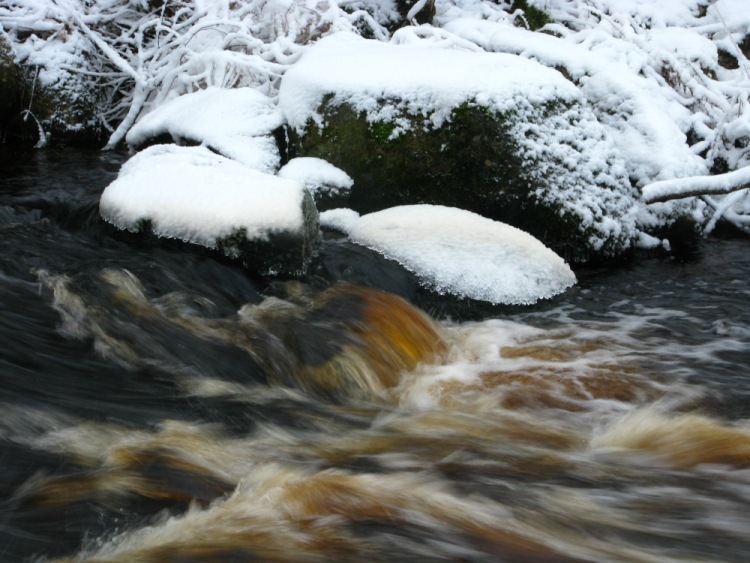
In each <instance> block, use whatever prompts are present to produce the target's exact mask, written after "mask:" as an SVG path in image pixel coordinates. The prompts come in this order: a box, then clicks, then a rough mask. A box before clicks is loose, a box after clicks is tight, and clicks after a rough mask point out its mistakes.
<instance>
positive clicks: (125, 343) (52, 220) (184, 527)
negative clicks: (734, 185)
mask: <svg viewBox="0 0 750 563" xmlns="http://www.w3.org/2000/svg"><path fill="white" fill-rule="evenodd" d="M124 158H126V155H123V154H120V153H107V152H105V153H101V152H94V151H92V152H88V151H81V150H77V151H74V150H66V149H49V150H44V151H35V152H11V151H7V150H5V151H4V152H1V153H0V166H1V167H2V168H1V169H2V175H1V176H0V247H1V252H0V337H1V338H2V345H0V561H9V562H10V561H13V562H15V561H26V560H54V561H123V562H125V561H153V562H157V561H159V562H161V561H175V562H176V561H180V562H186V561H227V562H228V561H249V560H260V561H383V560H385V561H400V560H417V561H424V560H426V561H431V560H449V561H519V562H521V561H523V562H527V561H555V562H557V561H658V562H664V561H738V562H739V561H747V560H748V558H750V537H748V533H747V532H748V530H750V470H749V469H748V468H749V467H750V424H748V419H749V418H750V374H748V373H747V366H748V365H750V307H748V302H749V300H750V281H749V280H750V252H748V240H747V239H711V240H707V241H705V242H704V244H703V254H702V257H701V258H700V259H698V260H696V261H694V262H691V263H678V262H676V261H673V260H670V259H667V258H651V259H643V260H639V261H637V262H633V263H631V264H628V265H625V266H620V267H617V268H596V269H594V268H588V269H583V270H580V271H578V272H577V275H578V278H579V283H578V285H577V286H576V287H574V288H573V289H571V290H569V291H568V292H566V293H565V294H564V295H563V296H562V297H560V298H559V299H556V300H554V301H552V302H549V303H545V304H541V305H538V306H536V307H533V308H530V309H521V308H514V309H502V308H494V309H489V308H482V307H475V306H473V305H471V304H466V303H460V302H451V301H450V300H449V299H448V298H445V297H440V296H435V295H429V294H427V293H425V292H423V291H421V290H420V289H419V288H418V287H417V285H416V282H415V280H414V279H413V278H412V277H410V275H409V274H408V273H406V272H404V271H403V270H401V269H400V268H399V267H397V266H396V265H394V264H391V263H389V262H388V261H386V260H383V259H379V258H378V257H377V256H375V255H374V254H373V253H370V252H369V251H366V250H365V249H361V248H358V247H356V246H353V245H351V244H349V243H346V242H345V241H341V240H337V239H329V240H327V241H326V245H325V247H324V249H323V251H322V253H321V255H320V256H319V257H318V259H317V260H316V262H315V263H314V264H313V267H312V269H311V272H310V274H309V275H308V276H307V277H306V278H305V279H303V280H275V281H273V282H270V283H268V282H265V281H264V280H260V279H253V278H252V277H251V276H249V275H247V273H246V272H244V271H243V270H242V269H241V268H239V267H237V266H236V265H234V264H231V263H227V262H225V261H223V260H221V259H219V258H217V257H216V256H213V255H211V254H210V253H206V252H201V251H198V250H196V249H186V248H181V247H179V246H177V245H162V246H157V245H153V244H152V245H145V244H140V245H139V244H135V243H134V242H133V241H131V240H125V239H123V238H122V237H118V236H115V235H114V233H112V231H111V230H110V229H108V228H106V226H104V225H102V224H101V222H100V221H99V219H98V213H97V204H98V197H99V194H100V193H101V191H102V189H103V188H104V187H105V186H106V185H107V184H108V183H109V182H110V181H111V180H112V179H113V178H114V177H115V175H116V173H117V170H118V169H119V166H120V164H121V163H122V162H123V160H124ZM342 282H346V283H342ZM368 285H369V286H373V287H365V286H368ZM377 288H381V289H385V290H388V291H387V292H383V291H381V290H380V289H377ZM402 298H407V299H408V300H410V301H412V302H413V303H416V304H417V305H419V306H420V307H421V308H422V309H424V310H426V311H429V312H430V315H428V314H427V313H425V312H423V311H422V309H418V308H416V307H414V306H413V305H411V304H410V303H409V302H407V301H406V300H404V299H402Z"/></svg>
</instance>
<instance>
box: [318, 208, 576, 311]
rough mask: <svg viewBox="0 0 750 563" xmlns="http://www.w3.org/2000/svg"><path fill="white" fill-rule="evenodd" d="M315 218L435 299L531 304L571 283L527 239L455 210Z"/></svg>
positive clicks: (558, 261)
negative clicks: (397, 267)
mask: <svg viewBox="0 0 750 563" xmlns="http://www.w3.org/2000/svg"><path fill="white" fill-rule="evenodd" d="M342 219H345V220H342ZM321 220H322V222H323V223H324V224H329V223H331V224H335V225H336V226H337V227H338V228H340V229H345V230H346V231H347V232H348V235H349V238H350V239H351V240H352V241H354V242H356V243H358V244H362V245H363V246H367V247H368V248H371V249H373V250H375V251H377V252H379V253H381V254H383V255H384V256H386V257H387V258H391V259H393V260H396V261H397V262H399V263H400V264H401V265H402V266H404V267H405V268H406V269H407V270H409V271H411V272H413V273H415V274H416V275H417V276H418V277H419V279H420V281H421V282H422V283H423V284H424V285H425V286H427V287H429V288H430V289H432V290H434V291H436V292H437V293H440V294H444V293H450V294H453V295H456V296H458V297H464V298H470V299H476V300H480V301H487V302H490V303H493V304H504V305H530V304H533V303H536V302H537V301H539V300H540V299H548V298H551V297H554V296H555V295H558V294H559V293H562V292H563V291H565V290H566V289H568V288H569V287H571V286H573V285H574V284H575V283H576V277H575V274H574V273H573V271H572V270H571V269H570V267H569V266H568V264H567V263H565V261H564V260H563V259H562V258H560V256H558V255H557V254H555V253H554V252H553V251H552V250H550V249H549V248H547V247H546V246H544V245H543V244H542V243H541V242H540V241H539V240H537V239H536V238H534V237H533V236H531V235H529V234H528V233H525V232H523V231H521V230H519V229H516V228H515V227H511V226H510V225H506V224H504V223H500V222H498V221H493V220H491V219H487V218H485V217H482V216H480V215H477V214H476V213H472V212H470V211H465V210H462V209H457V208H450V207H443V206H439V205H426V204H422V205H404V206H399V207H392V208H390V209H385V210H383V211H378V212H375V213H370V214H368V215H364V216H362V217H360V218H359V219H357V218H356V217H355V216H354V215H353V214H350V213H345V212H342V211H341V210H333V211H332V212H325V213H323V214H322V218H321Z"/></svg>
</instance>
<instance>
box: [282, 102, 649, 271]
mask: <svg viewBox="0 0 750 563" xmlns="http://www.w3.org/2000/svg"><path fill="white" fill-rule="evenodd" d="M382 103H383V104H390V105H393V106H398V104H397V103H395V102H394V100H382ZM519 103H521V104H523V102H519ZM526 105H527V107H524V108H522V109H521V108H518V109H517V111H513V110H510V111H505V112H497V111H493V110H491V109H488V108H487V107H484V106H482V105H480V104H478V103H475V102H473V101H467V102H466V103H463V104H462V105H460V106H458V107H456V108H455V109H454V110H453V111H452V113H451V116H450V118H449V119H448V120H446V122H445V123H444V124H443V125H442V126H441V127H437V128H435V127H432V126H431V124H430V123H429V121H428V118H427V117H425V116H424V115H410V114H408V113H407V112H406V111H405V110H404V113H402V115H401V116H399V118H398V119H396V120H394V121H373V120H372V118H371V116H370V117H369V118H368V115H367V114H366V113H365V112H357V111H355V110H354V109H353V108H352V107H351V106H349V105H347V104H338V105H336V104H334V103H333V97H332V96H329V97H327V98H326V99H325V100H324V102H323V104H322V106H321V107H320V108H319V110H318V113H319V115H322V116H323V126H320V125H318V123H320V122H316V121H315V120H313V119H310V120H309V121H308V123H307V126H306V127H305V128H304V130H303V131H301V132H298V131H294V130H292V131H290V138H291V141H292V145H293V147H294V148H295V149H296V150H297V151H298V152H299V154H300V155H301V156H313V157H318V158H323V159H325V160H327V161H329V162H331V163H332V164H334V165H335V166H337V167H339V168H341V169H342V170H344V171H345V172H347V173H348V174H349V175H350V176H351V177H352V178H353V179H354V186H353V188H352V191H351V195H350V198H349V202H348V206H349V207H351V208H353V209H354V210H356V211H358V212H360V213H369V212H372V211H378V210H381V209H385V208H388V207H392V206H396V205H406V204H416V203H430V204H439V205H446V206H452V207H459V208H462V209H467V210H469V211H473V212H475V213H479V214H481V215H483V216H485V217H489V218H491V219H495V220H498V221H502V222H504V223H508V224H510V225H513V226H515V227H518V228H520V229H522V230H524V231H526V232H528V233H530V234H532V235H534V236H535V237H537V238H538V239H540V240H541V241H542V242H544V243H545V244H546V245H547V246H549V247H550V248H552V249H553V250H555V251H556V252H558V254H560V255H561V256H563V257H564V258H566V259H568V260H570V261H573V262H588V261H592V260H609V259H612V258H617V257H619V256H620V255H621V254H622V253H623V252H625V251H626V250H627V249H628V248H629V246H630V244H631V242H632V239H633V238H634V236H635V227H634V225H630V224H628V225H627V226H626V227H625V228H618V229H614V230H613V231H612V232H609V231H607V229H606V228H603V227H602V225H603V224H605V223H607V222H608V221H609V218H605V217H604V216H603V215H605V214H606V212H607V211H606V210H607V208H608V207H612V208H614V209H624V208H627V207H628V201H627V199H628V197H630V195H629V193H628V192H629V190H630V189H631V188H630V186H629V184H628V181H627V178H626V175H625V172H624V168H622V167H621V166H619V164H618V163H617V162H614V161H612V162H608V163H607V166H610V167H611V168H610V169H606V166H605V169H604V170H595V169H594V168H596V166H599V167H600V168H601V166H602V163H598V164H594V163H593V162H592V161H593V157H592V158H591V159H590V158H589V157H588V156H587V150H589V149H588V148H587V147H586V146H576V143H578V144H579V145H580V144H585V143H596V142H598V141H602V142H603V141H604V140H606V139H604V140H602V139H591V140H588V141H587V140H575V139H574V140H572V141H571V140H569V139H567V138H566V128H567V131H570V129H571V128H574V127H576V125H577V124H576V120H577V119H581V115H586V116H587V118H590V119H593V117H592V116H590V115H588V114H587V113H586V111H585V109H586V108H582V107H581V106H580V105H579V104H578V103H572V104H571V103H569V102H560V101H555V100H552V101H549V102H548V103H546V104H544V105H541V106H537V107H532V106H531V105H530V104H526ZM521 116H523V117H521ZM529 116H532V118H531V119H529ZM404 119H407V120H408V122H409V127H407V128H405V129H404V128H403V123H404ZM397 124H398V125H397ZM537 137H539V138H537ZM550 143H552V144H553V145H554V146H550ZM545 147H546V148H545ZM566 155H568V156H570V157H571V158H565V157H566ZM576 159H577V160H576ZM610 160H614V157H612V158H611V159H610ZM571 162H577V165H581V166H583V167H588V168H591V170H588V171H586V170H577V169H575V168H576V164H572V165H571ZM589 165H590V166H589ZM571 168H573V169H571ZM620 168H622V169H621V170H620ZM601 177H605V178H606V179H605V180H601ZM592 194H593V197H592ZM584 196H585V198H586V199H590V200H592V201H593V203H585V204H580V205H579V202H578V201H576V200H578V199H584ZM612 203H614V205H612V206H610V204H612ZM581 205H583V206H584V207H585V206H586V205H588V207H587V208H586V209H583V210H581V209H579V207H581ZM618 219H619V218H617V217H615V218H614V220H615V221H617V220H618ZM623 220H624V221H625V222H627V221H629V219H628V218H624V219H623Z"/></svg>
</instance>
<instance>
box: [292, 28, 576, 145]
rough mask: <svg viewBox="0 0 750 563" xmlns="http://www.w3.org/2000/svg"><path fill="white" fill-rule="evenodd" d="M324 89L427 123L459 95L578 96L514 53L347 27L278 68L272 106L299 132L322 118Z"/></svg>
mask: <svg viewBox="0 0 750 563" xmlns="http://www.w3.org/2000/svg"><path fill="white" fill-rule="evenodd" d="M330 94H332V95H333V98H332V99H331V100H330V102H329V103H330V104H331V105H333V106H337V105H341V104H344V103H346V104H348V105H350V106H352V107H353V108H354V109H355V110H356V111H364V112H367V115H368V119H369V120H371V121H392V120H393V119H396V118H398V116H399V114H400V113H401V110H403V109H405V110H407V111H408V113H410V114H412V115H419V114H422V115H425V116H428V117H429V118H430V121H431V125H432V126H433V127H440V126H441V125H442V124H443V123H444V121H445V120H446V119H447V118H448V117H449V116H450V113H451V111H452V110H453V109H454V108H456V107H458V106H459V105H461V104H462V103H464V102H466V101H475V102H476V103H477V104H479V105H481V106H484V107H488V108H492V109H494V110H496V111H505V110H508V109H512V108H515V106H516V101H517V100H518V99H519V98H523V99H524V100H525V101H527V102H528V103H530V104H542V103H544V102H547V101H549V100H551V99H558V100H563V101H571V102H572V101H574V100H576V99H578V90H577V89H576V87H575V86H574V85H573V84H571V83H570V82H568V81H567V80H565V78H563V76H562V75H561V74H560V73H559V72H557V71H555V70H553V69H551V68H546V67H543V66H542V65H540V64H537V63H535V62H533V61H529V60H524V59H522V58H520V57H514V56H512V55H500V54H495V53H482V52H471V51H464V50H456V49H448V48H443V47H440V46H436V45H435V44H434V43H430V42H425V44H424V45H421V44H418V43H408V44H402V45H395V44H392V43H384V42H382V41H374V40H367V39H362V38H361V37H359V36H357V35H355V34H352V33H338V34H335V35H330V36H328V37H324V38H323V39H321V40H320V41H318V42H317V43H315V45H313V46H311V47H309V48H308V49H307V51H306V52H305V53H304V54H303V55H302V57H301V58H300V60H299V61H297V63H296V64H294V65H293V66H292V67H291V68H290V69H289V70H288V71H287V72H286V74H285V75H284V78H283V80H282V82H281V87H280V89H279V109H280V110H281V111H282V113H283V114H284V116H285V117H286V119H287V121H288V123H289V125H290V126H291V127H293V128H295V129H297V130H299V131H302V130H303V129H304V127H305V125H306V124H307V122H308V120H309V119H311V118H312V119H314V120H315V121H316V122H317V123H318V124H319V125H322V120H323V117H322V116H321V115H320V114H319V112H318V109H319V107H320V105H321V104H322V102H323V100H324V98H325V97H326V96H327V95H330ZM383 102H385V103H383Z"/></svg>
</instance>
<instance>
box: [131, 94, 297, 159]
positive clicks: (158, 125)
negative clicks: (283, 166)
mask: <svg viewBox="0 0 750 563" xmlns="http://www.w3.org/2000/svg"><path fill="white" fill-rule="evenodd" d="M283 122H284V119H283V117H282V115H281V113H280V112H279V111H278V109H277V108H276V104H275V103H274V102H273V101H272V100H271V99H270V98H268V97H267V96H264V95H263V94H261V93H260V92H258V91H256V90H253V89H251V88H234V89H223V88H217V87H210V88H206V89H205V90H199V91H197V92H193V93H191V94H185V95H182V96H179V97H177V98H174V99H173V100H170V101H169V102H166V103H165V104H163V105H160V106H159V107H157V108H156V109H154V110H153V111H151V112H150V113H148V114H146V115H145V116H144V117H142V118H141V119H140V120H139V121H138V123H136V124H135V125H134V126H133V128H132V129H130V131H129V132H128V134H127V136H126V137H125V140H126V142H127V143H128V144H130V145H136V146H137V145H141V144H143V143H145V142H146V141H148V140H149V139H152V138H154V137H157V136H159V135H170V136H171V137H172V138H173V139H175V140H178V139H190V140H192V141H195V142H198V143H201V144H203V145H205V146H208V147H211V148H212V149H214V150H215V151H217V152H219V153H221V154H222V155H224V156H226V157H227V158H231V159H234V160H236V161H238V162H241V163H242V164H245V165H247V166H250V167H251V168H256V169H258V170H260V171H262V172H269V173H271V172H274V171H276V169H277V168H278V167H279V161H280V157H279V149H278V147H277V145H276V142H275V140H274V139H273V137H272V136H271V133H272V132H273V131H274V129H276V128H278V127H280V126H281V125H282V124H283Z"/></svg>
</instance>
